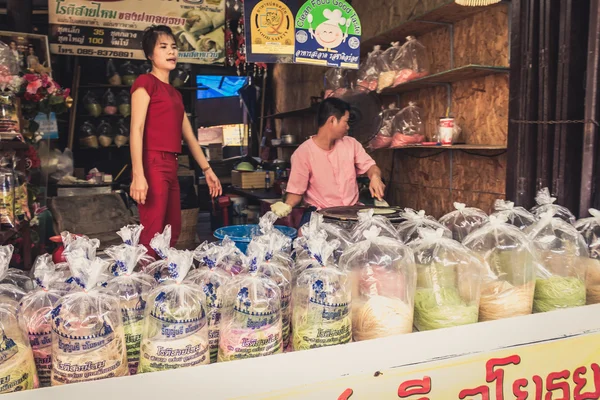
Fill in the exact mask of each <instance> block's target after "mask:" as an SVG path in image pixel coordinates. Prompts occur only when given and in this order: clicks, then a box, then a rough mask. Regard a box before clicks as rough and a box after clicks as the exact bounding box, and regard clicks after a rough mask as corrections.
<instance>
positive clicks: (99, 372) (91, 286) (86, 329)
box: [51, 249, 129, 386]
mask: <svg viewBox="0 0 600 400" xmlns="http://www.w3.org/2000/svg"><path fill="white" fill-rule="evenodd" d="M66 257H67V261H68V263H69V268H70V269H71V274H72V275H73V281H74V282H75V283H76V284H77V285H78V286H79V288H80V289H79V290H74V291H72V292H71V293H69V294H67V295H65V296H64V297H62V298H61V299H60V300H58V303H57V304H56V307H55V308H54V309H53V310H52V312H51V318H52V375H51V381H52V386H58V385H64V384H69V383H76V382H85V381H92V380H99V379H106V378H111V377H116V376H126V375H129V369H128V366H127V348H126V346H125V334H124V331H123V316H122V314H121V308H120V307H119V299H118V298H117V297H116V296H114V295H108V294H105V293H103V292H102V291H100V290H99V289H100V287H99V284H100V282H101V280H102V279H103V274H104V273H105V271H106V269H107V268H108V262H106V261H103V260H101V259H99V258H94V259H92V260H90V259H88V258H87V257H86V256H85V252H84V250H82V249H77V251H73V252H72V253H70V254H68V255H67V256H66Z"/></svg>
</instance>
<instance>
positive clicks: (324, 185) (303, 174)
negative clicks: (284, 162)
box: [286, 136, 375, 209]
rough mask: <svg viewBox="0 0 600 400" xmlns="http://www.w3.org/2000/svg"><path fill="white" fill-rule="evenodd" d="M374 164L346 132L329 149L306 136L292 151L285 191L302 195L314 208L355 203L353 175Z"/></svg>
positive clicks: (356, 197)
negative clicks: (290, 170)
mask: <svg viewBox="0 0 600 400" xmlns="http://www.w3.org/2000/svg"><path fill="white" fill-rule="evenodd" d="M373 165H375V161H373V159H372V158H371V157H370V156H369V155H368V154H367V152H366V151H365V149H364V148H363V147H362V145H361V144H360V143H358V142H357V141H356V139H354V138H352V137H349V136H345V137H344V138H343V139H341V140H338V141H336V142H335V144H334V146H333V148H332V149H331V150H329V151H327V150H323V149H322V148H320V147H319V146H317V144H316V143H315V142H314V140H313V139H312V138H311V139H308V140H307V141H306V142H304V143H303V144H302V145H301V146H300V147H298V149H297V150H296V151H295V152H294V154H293V155H292V173H291V175H290V179H289V181H288V185H287V189H286V190H287V192H289V193H293V194H298V195H303V196H304V201H306V202H307V203H308V204H310V205H312V206H314V207H316V208H317V209H322V208H328V207H339V206H353V205H355V204H356V203H358V183H357V182H356V176H357V175H362V174H364V173H366V172H367V171H368V170H369V168H371V167H372V166H373Z"/></svg>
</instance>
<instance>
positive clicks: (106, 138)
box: [96, 121, 114, 147]
mask: <svg viewBox="0 0 600 400" xmlns="http://www.w3.org/2000/svg"><path fill="white" fill-rule="evenodd" d="M96 133H98V141H99V142H100V146H102V147H108V146H110V145H111V144H112V142H113V136H114V135H113V129H112V126H110V124H109V123H108V122H107V121H101V122H100V124H98V126H97V127H96Z"/></svg>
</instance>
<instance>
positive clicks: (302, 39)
mask: <svg viewBox="0 0 600 400" xmlns="http://www.w3.org/2000/svg"><path fill="white" fill-rule="evenodd" d="M296 40H297V41H298V43H306V41H307V40H308V35H307V34H306V32H304V31H298V32H296Z"/></svg>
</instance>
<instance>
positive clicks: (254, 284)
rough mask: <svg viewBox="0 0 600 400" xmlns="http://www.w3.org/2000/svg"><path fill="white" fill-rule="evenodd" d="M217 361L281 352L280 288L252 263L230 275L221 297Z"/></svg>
mask: <svg viewBox="0 0 600 400" xmlns="http://www.w3.org/2000/svg"><path fill="white" fill-rule="evenodd" d="M222 318H223V319H222V321H221V329H220V332H219V354H218V362H223V361H232V360H241V359H246V358H255V357H262V356H268V355H271V354H276V353H281V352H282V350H283V343H282V327H281V325H282V322H281V290H280V289H279V287H278V286H277V283H275V282H274V281H273V280H272V279H270V278H268V277H267V276H265V275H263V274H261V273H259V272H258V271H257V270H256V266H254V265H251V266H250V269H249V272H248V273H247V274H240V275H237V276H235V277H234V278H233V280H232V281H231V283H230V284H229V285H228V286H227V287H226V289H225V294H224V297H223V313H222Z"/></svg>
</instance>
